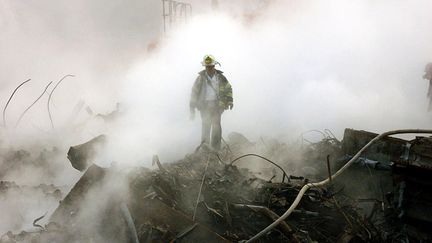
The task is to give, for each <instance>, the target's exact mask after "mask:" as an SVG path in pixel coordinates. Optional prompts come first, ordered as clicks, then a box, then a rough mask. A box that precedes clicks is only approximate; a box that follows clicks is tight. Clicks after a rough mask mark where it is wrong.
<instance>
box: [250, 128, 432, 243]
mask: <svg viewBox="0 0 432 243" xmlns="http://www.w3.org/2000/svg"><path fill="white" fill-rule="evenodd" d="M404 133H432V130H426V129H403V130H394V131H389V132H385V133H382V134H380V135H378V136H376V137H375V138H374V139H372V140H371V141H369V143H367V144H366V145H365V146H364V147H363V148H362V149H360V151H358V152H357V154H356V155H354V157H352V158H351V159H350V160H349V161H348V162H347V163H346V164H345V165H344V166H343V167H342V168H340V169H339V170H338V171H337V172H336V173H334V174H333V175H332V176H331V177H332V178H333V179H334V178H336V177H337V176H339V175H340V174H341V173H342V172H344V171H345V170H346V169H347V168H348V167H350V166H351V164H352V163H354V161H356V160H357V159H358V158H359V157H360V155H361V154H362V153H363V152H364V151H365V150H366V149H367V148H368V147H369V146H371V145H372V144H373V143H374V142H376V141H377V140H379V139H381V138H383V137H386V136H389V135H394V134H404ZM329 181H330V180H329V179H328V178H327V179H325V180H323V181H321V182H316V183H308V184H306V185H304V186H303V187H302V189H301V190H300V192H299V193H298V195H297V197H296V198H295V200H294V202H293V203H292V204H291V206H290V207H289V208H288V210H287V211H286V212H285V213H284V214H283V215H282V216H280V217H279V218H278V219H277V220H275V221H274V222H273V223H271V224H270V225H269V226H267V227H266V228H265V229H263V230H262V231H261V232H259V233H258V234H256V235H255V236H253V237H252V238H250V239H249V240H247V241H246V243H250V242H253V241H255V240H257V239H258V238H260V237H261V236H263V235H264V234H266V233H267V232H269V231H270V230H272V229H273V228H274V227H276V226H277V225H278V224H280V223H281V222H282V221H284V220H285V219H286V218H287V217H288V216H289V215H290V214H291V213H292V212H293V211H294V209H295V208H296V207H297V205H298V204H299V202H300V200H301V199H302V197H303V195H304V194H305V192H306V191H307V190H308V189H309V188H311V187H321V186H324V185H326V184H327V183H329Z"/></svg>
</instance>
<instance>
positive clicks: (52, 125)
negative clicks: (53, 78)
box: [47, 74, 75, 129]
mask: <svg viewBox="0 0 432 243" xmlns="http://www.w3.org/2000/svg"><path fill="white" fill-rule="evenodd" d="M67 77H75V75H72V74H68V75H65V76H63V78H61V79H60V80H59V81H58V82H57V84H56V85H55V86H54V88H53V89H52V90H51V92H50V94H49V97H48V102H47V108H48V116H49V119H50V122H51V128H53V129H54V122H53V120H52V116H51V111H50V101H51V97H52V95H53V93H54V91H55V90H56V88H57V86H59V84H60V83H61V82H62V81H63V80H64V79H65V78H67Z"/></svg>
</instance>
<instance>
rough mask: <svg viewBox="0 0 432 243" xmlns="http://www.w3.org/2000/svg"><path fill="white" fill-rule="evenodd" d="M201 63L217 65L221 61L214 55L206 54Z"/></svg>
mask: <svg viewBox="0 0 432 243" xmlns="http://www.w3.org/2000/svg"><path fill="white" fill-rule="evenodd" d="M201 64H202V65H203V66H215V65H216V64H219V65H220V63H219V62H217V61H216V59H215V58H214V56H212V55H205V56H204V58H203V60H202V62H201Z"/></svg>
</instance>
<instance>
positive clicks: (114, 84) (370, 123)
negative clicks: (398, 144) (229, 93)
mask: <svg viewBox="0 0 432 243" xmlns="http://www.w3.org/2000/svg"><path fill="white" fill-rule="evenodd" d="M190 2H191V3H192V5H193V7H194V8H193V16H192V18H189V19H188V21H187V23H182V24H177V25H176V26H175V27H173V28H168V31H167V33H166V34H164V33H163V27H162V26H163V25H162V17H161V15H162V7H161V2H160V1H128V2H123V1H118V0H115V1H109V2H106V1H91V2H88V1H74V2H68V3H62V2H53V1H48V0H43V1H11V0H1V1H0V27H1V29H2V34H1V36H0V53H1V55H0V66H1V67H2V71H1V72H0V96H1V98H0V102H1V104H2V108H3V107H4V105H5V104H6V102H7V100H8V98H9V96H10V94H11V93H12V91H13V89H14V88H15V87H16V86H17V85H18V84H19V83H20V82H23V81H24V80H26V79H28V78H31V79H32V80H31V81H30V82H29V83H27V84H25V85H24V86H23V87H22V88H21V89H19V90H18V91H17V93H16V94H15V96H14V97H13V99H12V101H11V103H10V104H9V107H8V109H7V111H6V123H7V128H5V129H3V128H2V130H0V135H1V138H0V140H1V141H0V142H1V144H0V145H1V147H2V148H3V149H4V150H5V151H6V150H7V149H9V148H10V149H26V150H28V151H31V152H32V153H39V152H38V151H40V150H41V149H42V148H47V149H52V148H53V147H56V148H57V149H58V150H57V151H58V153H56V154H53V155H52V156H53V158H55V163H56V166H57V165H58V164H60V165H64V166H65V167H61V168H60V169H58V171H59V174H57V175H56V174H52V175H51V177H48V178H49V179H50V180H51V181H50V183H57V184H60V185H64V184H69V186H70V185H73V183H74V181H76V180H77V178H78V176H79V173H78V172H76V171H75V170H74V169H73V168H72V167H71V166H70V165H69V162H68V161H67V159H66V152H67V149H68V147H69V146H71V145H75V144H79V143H82V142H85V141H87V140H89V139H91V138H92V137H94V136H97V135H99V134H101V133H105V134H107V135H108V136H109V137H110V143H109V145H108V147H107V150H106V151H104V153H102V154H101V156H100V157H99V158H98V160H97V163H98V164H101V165H106V166H109V165H110V164H111V163H112V162H115V163H116V164H125V165H132V164H135V165H136V164H138V165H143V166H150V161H151V157H152V155H153V154H158V155H159V157H160V158H161V160H163V161H164V162H168V161H173V160H175V159H178V158H181V157H182V156H184V154H186V153H188V152H191V151H193V149H194V148H195V147H196V146H197V145H198V144H199V142H200V141H199V140H200V131H201V128H200V118H199V116H197V117H196V118H195V120H194V121H190V120H189V107H188V104H189V95H190V90H191V87H192V84H193V82H194V80H195V78H196V76H197V73H198V72H199V71H200V70H202V66H201V65H200V62H201V59H202V57H203V56H204V55H205V54H212V55H214V56H215V57H216V59H218V61H219V62H220V63H221V66H220V67H217V68H218V69H220V70H222V71H224V72H225V75H226V77H227V78H228V80H229V81H230V82H231V84H232V86H233V93H234V109H233V110H232V111H226V112H225V113H224V114H223V116H222V127H223V129H224V130H223V136H224V137H226V136H227V135H228V134H229V133H230V132H232V131H237V132H241V133H243V134H244V135H246V136H247V137H249V138H251V140H256V139H258V138H259V137H260V136H265V137H277V138H280V139H282V140H284V141H293V140H295V139H296V138H298V136H299V135H300V134H301V132H303V131H305V130H310V129H324V128H328V129H331V130H332V131H333V132H334V133H335V134H336V135H337V136H338V137H341V136H342V133H343V129H344V128H346V127H351V128H355V129H366V130H371V131H375V132H382V131H386V130H392V129H396V128H428V127H429V123H430V120H431V119H432V116H431V115H430V114H429V113H427V112H426V107H427V103H428V101H427V99H426V92H427V81H425V80H423V79H422V76H423V70H424V66H425V64H426V63H427V62H430V61H431V60H432V44H431V43H432V32H431V31H430V30H431V25H432V15H431V14H430V9H432V2H430V1H427V0H420V1H402V0H398V1H390V0H383V1H349V2H348V1H342V0H335V1H324V0H322V1H282V0H279V1H276V0H274V1H258V0H257V1H236V2H234V1H219V5H218V7H217V9H214V10H212V9H211V8H210V5H211V4H210V1H205V2H203V1H197V0H196V1H190ZM66 74H74V75H75V77H71V78H67V79H65V80H64V81H63V82H62V83H61V84H60V85H59V86H58V88H57V89H56V91H55V92H54V93H53V97H52V100H51V106H50V108H51V113H52V117H53V123H54V125H55V127H54V129H52V128H51V124H50V120H49V116H48V112H47V100H48V95H47V94H46V95H44V96H43V98H42V99H41V100H40V101H39V102H38V103H37V104H36V105H35V106H34V107H32V109H31V110H29V112H28V113H27V114H26V115H25V117H24V118H23V119H22V121H21V122H20V124H19V126H17V128H15V129H14V125H15V123H16V121H17V119H18V118H19V116H20V114H21V113H22V111H23V110H25V108H26V107H28V106H29V105H30V104H31V103H32V102H33V101H34V100H35V99H36V98H37V97H38V96H39V95H40V94H41V92H42V91H43V89H44V87H45V85H47V84H48V82H50V81H53V84H52V85H51V86H50V87H49V89H48V92H51V91H52V88H53V87H54V85H55V83H57V82H58V80H60V78H61V77H63V76H64V75H66ZM80 102H81V104H84V105H83V107H84V108H88V109H90V110H91V111H92V112H93V115H94V114H98V113H100V114H107V113H109V112H111V111H113V110H114V109H115V108H116V104H117V103H118V102H119V103H120V104H121V105H120V107H121V108H120V109H121V110H122V112H123V113H124V116H123V117H122V118H121V119H119V120H118V121H116V122H115V123H113V124H111V123H110V124H108V123H105V122H104V121H103V120H102V119H100V118H94V117H93V115H90V113H88V112H86V111H85V109H84V108H83V109H82V110H80V112H79V113H78V114H76V113H73V110H74V107H76V105H77V104H79V103H80ZM62 154H63V155H64V156H63V157H62V156H61V155H62ZM1 159H2V160H4V158H1ZM53 163H54V162H53ZM23 171H24V172H25V173H24V172H23V173H19V172H20V170H17V171H14V172H13V175H14V176H16V178H14V176H11V175H9V176H8V177H7V180H16V181H22V182H23V183H28V184H34V185H35V184H38V183H42V181H40V182H39V181H38V179H39V178H41V175H44V173H43V172H34V170H29V169H25V170H23ZM68 171H70V173H68ZM33 172H34V173H33ZM60 172H61V173H60ZM20 177H25V178H26V180H22V178H21V179H20ZM5 178H6V177H5ZM32 178H33V180H31V179H32ZM0 179H2V178H0ZM44 183H49V182H45V181H44ZM7 205H9V204H6V205H3V206H1V207H8V206H7ZM51 209H52V208H51V207H50V210H51ZM42 213H43V212H42ZM33 216H34V215H33V214H32V217H33ZM1 226H2V227H1V228H0V231H1V232H3V231H5V230H7V229H8V228H7V227H6V226H7V224H6V223H2V224H1ZM18 228H19V227H18Z"/></svg>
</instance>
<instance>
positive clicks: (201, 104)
mask: <svg viewBox="0 0 432 243" xmlns="http://www.w3.org/2000/svg"><path fill="white" fill-rule="evenodd" d="M201 64H202V65H203V66H204V67H205V70H202V71H201V72H199V73H198V77H197V78H196V80H195V83H194V85H193V87H192V94H191V98H190V103H189V106H190V113H191V119H194V117H195V109H198V110H199V111H200V114H201V120H202V133H201V142H203V143H206V144H208V145H211V147H212V148H213V149H214V150H219V149H220V148H221V139H222V127H221V115H222V113H223V112H224V110H228V109H230V110H231V109H232V108H233V95H232V88H231V84H230V83H229V82H228V80H227V78H226V77H225V76H224V75H223V72H222V71H220V70H217V69H215V66H216V64H219V62H217V61H216V60H215V58H214V57H213V56H212V55H205V56H204V58H203V61H202V62H201ZM219 65H220V64H219Z"/></svg>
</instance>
